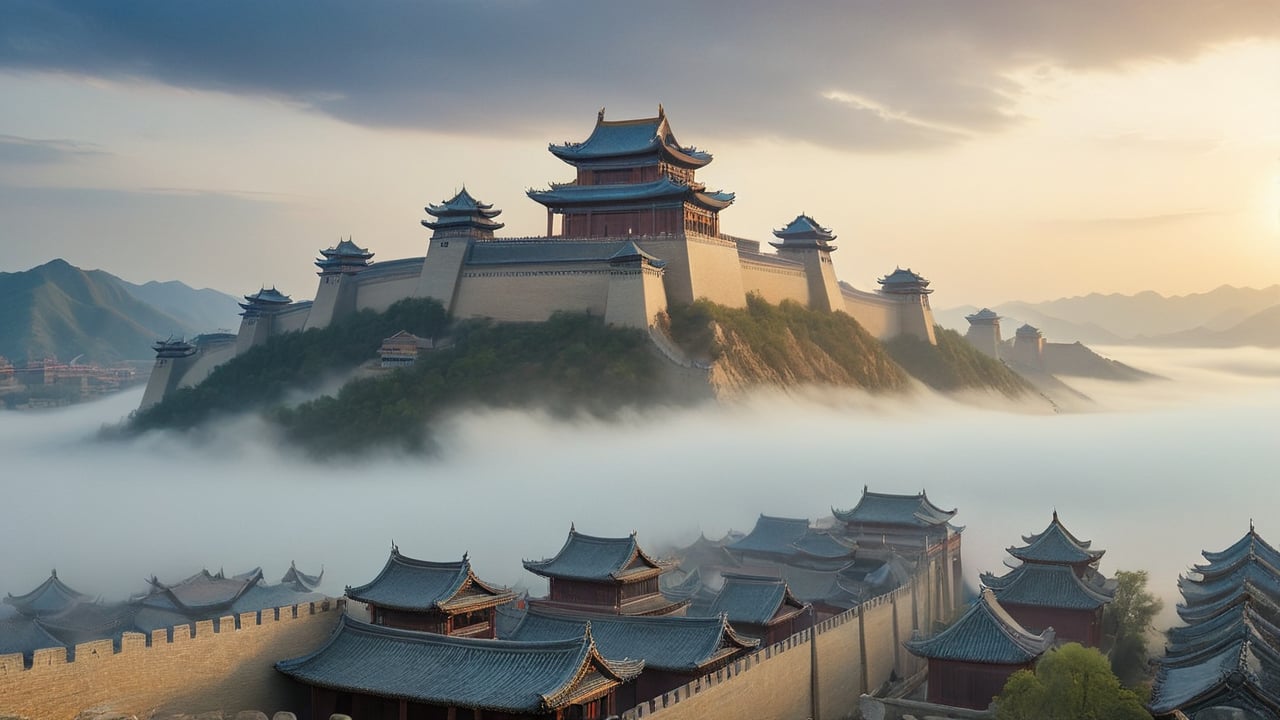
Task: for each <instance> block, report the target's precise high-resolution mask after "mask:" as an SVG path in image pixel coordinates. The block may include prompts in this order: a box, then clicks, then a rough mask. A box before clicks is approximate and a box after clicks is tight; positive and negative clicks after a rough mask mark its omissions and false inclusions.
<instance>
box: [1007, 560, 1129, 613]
mask: <svg viewBox="0 0 1280 720" xmlns="http://www.w3.org/2000/svg"><path fill="white" fill-rule="evenodd" d="M990 589H991V590H992V591H993V592H994V593H995V596H996V599H998V600H999V601H1000V602H1001V603H1004V604H1012V605H1034V606H1037V607H1051V608H1063V609H1068V610H1096V609H1097V608H1100V607H1102V606H1103V605H1106V604H1107V603H1108V602H1111V598H1110V597H1109V596H1107V595H1103V594H1102V593H1100V592H1098V591H1097V590H1094V589H1093V588H1091V587H1089V586H1088V585H1087V584H1085V583H1084V582H1083V581H1082V580H1081V579H1080V578H1079V577H1077V576H1076V574H1075V572H1073V571H1072V569H1071V566H1069V565H1042V564H1040V563H1024V564H1023V565H1021V566H1020V567H1018V568H1017V569H1015V570H1012V571H1010V572H1009V574H1008V575H1007V576H1006V577H1005V578H1004V579H1003V580H1001V581H1000V583H999V587H993V588H990Z"/></svg>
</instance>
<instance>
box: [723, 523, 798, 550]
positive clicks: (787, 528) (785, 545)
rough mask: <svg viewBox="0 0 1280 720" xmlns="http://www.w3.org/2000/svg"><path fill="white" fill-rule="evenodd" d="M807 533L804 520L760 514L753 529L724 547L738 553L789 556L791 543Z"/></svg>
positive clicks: (792, 548)
mask: <svg viewBox="0 0 1280 720" xmlns="http://www.w3.org/2000/svg"><path fill="white" fill-rule="evenodd" d="M808 532H809V521H808V520H807V519H805V518H784V517H774V516H772V515H764V514H761V515H760V517H758V518H756V524H755V527H753V528H751V532H749V533H747V534H746V536H745V537H742V538H740V539H738V540H735V541H734V542H731V543H729V544H728V545H726V546H725V547H726V548H728V549H729V550H736V551H740V552H765V553H780V554H784V555H790V554H792V553H794V552H795V548H794V545H793V543H795V542H796V541H798V540H800V539H801V538H803V537H804V536H805V534H806V533H808Z"/></svg>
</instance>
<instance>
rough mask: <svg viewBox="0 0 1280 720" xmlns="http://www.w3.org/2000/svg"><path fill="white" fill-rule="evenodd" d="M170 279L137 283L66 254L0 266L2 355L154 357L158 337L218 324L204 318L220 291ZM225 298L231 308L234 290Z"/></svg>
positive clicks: (16, 359) (22, 359)
mask: <svg viewBox="0 0 1280 720" xmlns="http://www.w3.org/2000/svg"><path fill="white" fill-rule="evenodd" d="M173 282H176V281H171V282H170V283H157V284H156V286H151V287H148V285H149V284H148V285H135V284H133V283H129V282H127V281H125V280H122V279H120V278H119V277H116V276H115V275H112V274H111V273H109V272H106V271H105V270H84V269H81V268H78V267H76V266H75V265H72V264H71V263H69V262H67V261H66V260H64V259H62V258H56V259H54V260H51V261H49V262H47V263H44V264H43V265H38V266H36V267H34V268H31V269H29V270H23V271H18V272H0V305H2V306H3V307H4V308H5V313H4V314H3V316H0V355H3V356H5V357H7V358H9V360H10V361H11V362H13V363H14V364H25V363H26V362H27V361H29V360H38V359H41V358H45V357H57V358H59V359H61V360H72V359H75V358H77V357H80V358H83V359H84V360H86V361H90V362H98V363H114V362H119V361H123V360H150V359H152V357H153V354H152V351H151V344H152V343H153V342H154V341H155V340H156V339H157V338H163V337H168V336H171V335H191V334H197V333H200V332H205V331H210V330H213V329H215V327H216V326H214V327H207V326H204V323H205V322H206V321H209V320H212V319H213V318H215V317H216V316H217V315H218V311H217V310H216V309H215V308H216V307H217V305H218V304H219V303H221V302H223V301H222V299H221V298H219V297H218V296H219V295H222V294H221V293H218V292H217V291H215V290H208V291H204V290H195V289H192V288H190V287H188V286H186V285H185V284H183V283H178V284H177V285H173V284H172V283H173ZM178 286H181V287H178ZM182 288H186V290H185V291H184V290H183V289H182ZM148 296H150V297H152V298H153V301H151V302H149V301H148V300H147V299H145V298H146V297H148ZM222 297H224V298H225V302H226V303H227V304H228V305H229V306H230V307H234V299H233V298H231V296H222ZM228 315H229V313H228ZM231 317H234V316H233V315H231V316H230V317H228V318H227V319H230V318H231Z"/></svg>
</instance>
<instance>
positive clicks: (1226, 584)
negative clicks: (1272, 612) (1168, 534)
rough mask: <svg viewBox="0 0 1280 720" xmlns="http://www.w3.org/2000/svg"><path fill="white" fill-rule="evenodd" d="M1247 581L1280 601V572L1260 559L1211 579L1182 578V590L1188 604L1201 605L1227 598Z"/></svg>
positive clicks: (1179, 581)
mask: <svg viewBox="0 0 1280 720" xmlns="http://www.w3.org/2000/svg"><path fill="white" fill-rule="evenodd" d="M1245 581H1248V582H1250V583H1252V584H1253V585H1254V586H1255V587H1258V588H1260V589H1263V590H1266V591H1267V592H1268V594H1269V595H1270V596H1271V597H1272V598H1280V570H1277V569H1276V568H1274V567H1272V566H1271V564H1270V563H1268V562H1266V561H1265V560H1262V559H1261V558H1256V557H1255V558H1253V560H1252V561H1251V562H1246V563H1242V564H1240V565H1238V566H1236V567H1235V568H1234V569H1232V570H1231V571H1230V572H1227V573H1223V574H1216V573H1215V574H1214V575H1212V576H1210V577H1207V578H1192V577H1190V576H1186V575H1183V576H1179V577H1178V590H1180V591H1181V592H1182V597H1183V599H1184V602H1185V604H1187V605H1197V604H1203V603H1210V602H1213V601H1214V600H1217V599H1218V598H1221V597H1226V596H1227V595H1230V594H1232V593H1233V592H1235V589H1236V588H1238V587H1240V586H1241V585H1242V584H1243V583H1244V582H1245Z"/></svg>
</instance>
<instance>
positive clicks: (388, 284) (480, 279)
mask: <svg viewBox="0 0 1280 720" xmlns="http://www.w3.org/2000/svg"><path fill="white" fill-rule="evenodd" d="M549 149H550V151H551V153H552V154H553V155H555V156H556V157H558V158H560V159H561V160H563V161H564V162H565V163H567V164H569V165H571V166H573V167H574V168H575V170H576V172H577V176H576V177H575V178H574V179H573V180H571V181H569V182H565V183H553V184H552V185H551V186H550V187H549V188H546V189H541V190H530V191H528V195H529V197H530V198H531V199H532V200H533V201H535V202H537V203H539V204H541V205H543V206H545V207H546V209H547V233H546V235H545V236H543V237H525V238H499V237H495V236H494V233H495V232H496V231H498V230H500V229H502V227H503V225H502V223H500V222H498V221H497V220H496V218H497V217H498V216H499V215H500V214H501V212H502V211H501V210H498V209H496V208H494V207H493V206H492V205H490V204H487V203H484V202H481V201H480V200H478V199H476V198H475V197H474V196H472V195H471V193H470V192H468V191H467V189H466V188H463V189H462V190H461V191H460V192H458V193H457V194H456V195H454V196H453V197H452V198H450V199H449V200H446V201H445V202H443V203H440V204H438V205H428V206H427V208H426V212H427V214H428V215H430V216H431V219H429V220H423V221H422V224H423V225H424V226H425V227H426V228H427V229H429V230H430V231H431V238H430V241H429V243H428V246H429V247H428V251H427V254H426V256H425V257H416V258H404V259H400V260H390V261H385V262H376V263H375V262H371V259H372V257H373V253H371V252H369V251H368V250H366V249H365V248H362V247H360V246H358V245H356V244H355V243H354V242H353V241H352V240H350V239H348V240H344V241H342V242H339V243H338V244H337V245H336V246H334V247H331V248H328V249H325V250H321V251H320V254H321V258H320V259H319V260H316V263H315V264H316V266H317V267H318V268H319V273H318V274H319V276H320V284H319V287H318V288H317V290H316V294H315V300H313V301H301V302H295V301H293V300H292V299H290V297H289V296H288V295H285V294H284V293H282V292H280V291H279V290H277V289H276V288H274V287H273V288H263V289H261V290H259V291H258V292H256V293H253V294H252V295H248V296H246V297H245V302H244V303H241V307H242V308H243V309H244V312H243V313H241V315H242V317H243V319H242V321H241V324H240V329H239V332H238V333H237V334H235V335H232V334H230V333H222V334H214V335H202V336H199V337H197V338H195V339H193V340H191V341H189V342H188V341H186V340H175V339H170V340H166V341H162V342H158V343H156V345H155V350H156V364H155V369H154V371H153V372H152V375H151V380H150V382H149V383H148V385H147V390H146V393H145V394H144V396H143V400H142V407H143V408H146V407H148V406H150V405H153V404H155V403H157V402H159V401H160V400H161V399H162V398H163V397H164V396H165V394H166V393H168V392H170V391H172V390H175V389H177V388H181V387H191V386H194V385H196V384H198V383H199V382H200V381H202V380H203V379H204V378H205V377H206V376H207V375H208V374H209V372H210V371H211V370H212V369H213V368H214V367H216V366H218V365H219V364H221V363H223V362H226V361H227V360H230V359H231V358H232V357H235V356H236V355H237V354H240V353H243V352H245V351H246V350H248V349H249V348H252V347H253V346H255V345H258V344H261V343H263V342H265V341H266V340H267V339H268V338H270V337H271V336H273V335H277V334H280V333H286V332H292V331H297V330H306V329H309V328H322V327H325V326H326V325H328V324H329V323H331V322H333V321H334V320H335V319H338V318H341V317H342V316H344V315H347V314H350V313H354V312H356V311H359V310H365V309H370V310H375V311H382V310H385V309H386V308H388V307H389V306H390V305H391V304H392V303H394V302H396V301H397V300H402V299H405V298H412V297H426V298H433V299H435V300H438V301H440V302H441V303H442V304H443V305H444V307H445V309H446V310H448V312H449V313H450V314H451V315H452V316H454V317H458V318H469V317H488V318H492V319H494V320H498V321H543V320H546V319H547V318H549V317H550V316H551V314H552V313H554V312H557V311H573V312H588V313H592V314H595V315H599V316H602V317H603V318H604V320H605V321H606V322H608V323H610V324H616V325H621V326H628V327H636V328H641V329H647V330H649V331H650V332H651V333H658V332H660V331H659V330H657V328H656V327H655V326H654V324H655V319H656V318H657V316H658V315H659V314H660V313H662V312H663V311H664V310H665V309H666V308H667V306H668V305H679V304H686V303H690V302H693V301H694V300H697V299H700V298H705V299H707V300H710V301H712V302H715V303H719V304H721V305H726V306H729V307H742V306H744V305H745V304H746V298H747V294H748V293H757V294H759V295H760V297H762V298H763V299H765V300H766V301H768V302H771V303H778V302H781V301H783V300H792V301H795V302H798V303H801V304H803V305H805V306H807V307H810V308H814V309H819V310H826V311H834V310H843V311H844V312H847V313H848V314H850V315H851V316H853V317H854V318H855V319H856V320H857V321H858V322H859V323H860V324H861V325H862V326H863V327H864V328H866V329H867V330H868V331H869V332H870V333H871V334H873V335H875V336H877V337H879V338H881V339H887V338H890V337H894V336H897V335H901V334H907V335H913V336H916V337H919V338H921V339H924V340H926V341H928V342H930V343H935V338H934V334H933V324H934V323H933V313H932V311H931V310H930V308H929V293H930V292H932V291H931V290H929V288H928V285H929V282H928V281H927V280H925V279H924V278H923V277H921V276H920V275H918V274H916V273H914V272H912V271H910V270H904V269H901V268H899V269H896V270H894V271H893V272H892V273H889V274H888V275H886V276H885V277H883V278H882V279H880V280H879V281H878V282H879V283H880V285H881V287H880V289H879V290H878V291H874V292H871V291H864V290H855V289H853V288H852V287H851V286H849V285H848V284H846V283H841V282H840V281H838V280H837V278H836V275H835V270H834V268H833V266H832V264H831V253H832V252H834V251H835V250H836V246H835V245H833V244H832V241H834V240H835V235H834V234H833V233H832V232H831V230H829V229H827V228H825V227H822V226H821V225H820V224H818V222H817V221H816V220H814V219H813V218H812V217H810V216H808V215H803V214H802V215H799V216H797V217H796V218H795V219H794V220H792V221H790V222H789V223H787V224H786V225H785V226H784V227H783V228H782V229H779V230H774V231H773V235H774V236H775V237H776V238H777V241H776V242H770V243H769V244H770V245H771V246H772V247H773V248H774V252H762V248H761V243H760V242H758V241H755V240H747V239H743V238H736V237H732V236H729V235H725V234H724V233H721V232H720V211H721V210H724V209H725V208H727V207H729V206H730V205H731V204H732V203H733V201H734V196H733V193H729V192H723V191H714V192H713V191H709V190H707V188H706V187H705V186H704V185H703V184H702V183H700V182H698V181H697V179H696V178H695V174H696V172H697V171H698V169H699V168H702V167H704V166H706V165H707V164H708V163H710V162H711V159H712V158H711V155H710V154H709V153H707V152H704V151H702V150H698V149H697V148H694V147H692V146H684V145H681V144H680V143H679V142H677V141H676V138H675V135H674V134H673V133H672V131H671V126H670V124H669V123H668V121H667V116H666V113H665V112H664V111H663V109H662V106H661V105H659V106H658V115H657V116H656V117H652V118H644V119H640V120H605V117H604V110H601V111H600V114H599V116H598V117H597V120H596V125H595V128H594V129H593V130H592V132H591V134H590V136H588V137H587V139H586V140H584V141H582V142H578V143H564V144H561V145H554V144H553V145H551V146H550V148H549ZM557 218H559V221H558V222H557ZM657 340H658V339H657V338H656V337H655V341H657ZM374 350H376V348H370V353H371V354H372V353H373V352H374Z"/></svg>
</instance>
